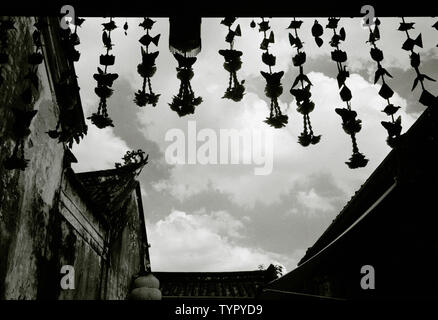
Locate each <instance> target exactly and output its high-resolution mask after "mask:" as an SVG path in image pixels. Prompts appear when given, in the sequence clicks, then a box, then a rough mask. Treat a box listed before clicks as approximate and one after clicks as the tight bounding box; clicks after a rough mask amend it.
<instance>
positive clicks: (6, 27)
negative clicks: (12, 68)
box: [0, 18, 16, 87]
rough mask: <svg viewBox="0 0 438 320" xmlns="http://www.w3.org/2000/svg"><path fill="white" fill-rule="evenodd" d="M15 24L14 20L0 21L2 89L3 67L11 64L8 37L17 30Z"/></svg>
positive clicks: (0, 82) (0, 80)
mask: <svg viewBox="0 0 438 320" xmlns="http://www.w3.org/2000/svg"><path fill="white" fill-rule="evenodd" d="M14 24H15V22H14V20H13V19H12V18H8V19H7V20H0V87H1V86H2V84H3V82H4V79H5V78H4V77H5V75H4V72H3V68H4V67H3V66H4V65H5V64H8V62H9V54H8V40H9V39H8V35H9V31H11V30H16V29H15V26H14Z"/></svg>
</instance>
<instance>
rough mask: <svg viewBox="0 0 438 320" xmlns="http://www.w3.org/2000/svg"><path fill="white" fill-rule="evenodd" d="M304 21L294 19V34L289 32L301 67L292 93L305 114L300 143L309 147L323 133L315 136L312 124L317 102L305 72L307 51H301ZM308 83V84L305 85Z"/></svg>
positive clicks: (299, 109)
mask: <svg viewBox="0 0 438 320" xmlns="http://www.w3.org/2000/svg"><path fill="white" fill-rule="evenodd" d="M301 24H302V21H299V20H296V19H295V18H294V20H293V21H292V22H291V23H290V25H289V27H288V29H294V34H295V36H294V35H293V34H291V33H289V42H290V45H291V46H292V47H295V48H296V49H297V54H296V55H295V56H294V57H293V58H292V63H293V65H294V66H295V67H297V68H298V69H299V75H298V76H297V78H296V79H295V81H294V83H293V86H292V88H291V89H290V93H291V94H292V95H293V96H294V97H295V100H296V104H297V111H298V112H299V113H301V114H302V115H303V125H304V128H303V132H302V133H301V134H300V136H299V137H298V143H299V144H301V145H302V146H303V147H307V146H309V145H310V144H317V143H318V142H319V141H320V140H321V135H319V136H315V135H314V133H313V128H312V124H311V122H310V116H309V114H310V112H312V111H313V109H314V108H315V104H314V103H313V102H312V101H311V100H310V97H311V95H312V94H311V93H310V87H311V85H312V83H311V82H310V80H309V78H308V77H307V76H306V75H305V74H304V71H303V65H304V63H305V62H306V53H305V52H304V51H301V49H302V48H303V42H302V41H301V40H300V38H299V36H298V31H297V29H299V28H300V27H301ZM298 83H300V84H301V88H299V89H294V88H295V86H297V85H298ZM304 83H306V85H304Z"/></svg>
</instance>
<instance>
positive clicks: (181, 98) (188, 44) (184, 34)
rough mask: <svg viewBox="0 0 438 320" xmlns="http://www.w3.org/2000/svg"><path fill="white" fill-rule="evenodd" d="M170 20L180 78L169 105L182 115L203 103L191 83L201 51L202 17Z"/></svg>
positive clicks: (170, 35) (173, 51) (173, 47)
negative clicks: (194, 67)
mask: <svg viewBox="0 0 438 320" xmlns="http://www.w3.org/2000/svg"><path fill="white" fill-rule="evenodd" d="M169 21H170V34H169V50H170V52H172V53H173V56H174V57H175V59H176V60H177V62H178V67H177V68H176V71H177V78H178V79H179V80H180V87H179V91H178V94H177V95H175V96H173V98H172V102H171V103H169V106H170V108H171V109H172V110H173V111H175V112H176V113H177V114H178V115H179V116H180V117H182V116H185V115H187V114H193V113H195V107H196V106H199V105H200V104H201V103H202V97H196V95H195V93H194V91H193V89H192V86H191V84H190V80H191V79H192V78H193V76H194V73H193V65H194V63H195V62H196V60H197V59H196V57H195V56H196V55H197V54H198V53H199V52H200V51H201V18H170V20H169Z"/></svg>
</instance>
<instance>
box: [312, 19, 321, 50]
mask: <svg viewBox="0 0 438 320" xmlns="http://www.w3.org/2000/svg"><path fill="white" fill-rule="evenodd" d="M323 34H324V28H323V27H322V25H320V24H319V22H318V20H315V22H314V23H313V26H312V36H313V37H314V38H315V42H316V45H317V46H318V47H321V46H322V44H323V43H324V40H322V38H321V36H322V35H323Z"/></svg>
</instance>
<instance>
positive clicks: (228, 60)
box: [219, 17, 245, 102]
mask: <svg viewBox="0 0 438 320" xmlns="http://www.w3.org/2000/svg"><path fill="white" fill-rule="evenodd" d="M235 20H236V18H234V17H233V18H225V19H223V20H222V21H221V24H223V25H225V26H227V27H228V34H227V36H226V38H225V41H226V42H228V43H229V44H230V49H226V50H219V54H220V55H222V56H223V57H224V58H225V63H224V69H225V70H227V71H228V72H229V73H230V77H229V81H228V88H227V90H226V91H225V95H224V96H223V97H222V98H226V99H231V100H233V101H236V102H238V101H240V100H242V98H243V95H244V92H245V87H244V85H243V84H244V83H245V80H242V82H239V80H238V79H237V71H238V70H239V69H240V68H241V67H242V60H241V56H242V51H237V50H234V48H233V47H234V37H236V36H238V37H240V36H241V35H242V33H241V30H240V25H237V26H236V28H235V29H234V30H232V29H231V26H232V24H233V23H234V21H235Z"/></svg>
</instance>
